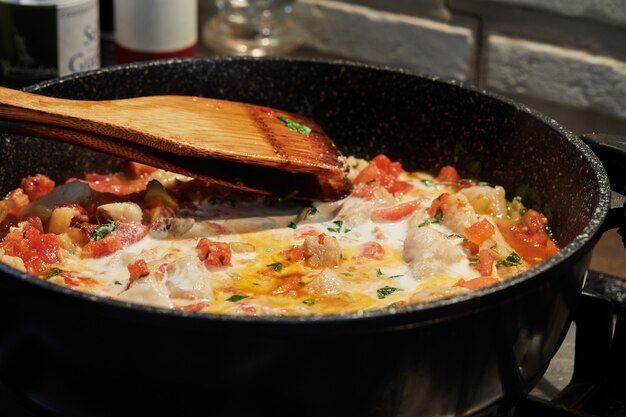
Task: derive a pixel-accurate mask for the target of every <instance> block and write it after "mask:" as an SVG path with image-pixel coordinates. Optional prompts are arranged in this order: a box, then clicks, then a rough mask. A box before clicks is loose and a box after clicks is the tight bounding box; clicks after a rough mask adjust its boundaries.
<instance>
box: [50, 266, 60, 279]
mask: <svg viewBox="0 0 626 417" xmlns="http://www.w3.org/2000/svg"><path fill="white" fill-rule="evenodd" d="M61 272H63V270H62V269H61V268H50V270H49V271H48V273H47V274H46V278H52V277H56V276H57V275H59V274H60V273H61Z"/></svg>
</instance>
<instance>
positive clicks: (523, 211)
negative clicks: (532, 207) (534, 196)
mask: <svg viewBox="0 0 626 417" xmlns="http://www.w3.org/2000/svg"><path fill="white" fill-rule="evenodd" d="M527 211H528V209H527V208H526V207H522V208H520V209H519V214H520V216H523V215H524V214H526V212H527Z"/></svg>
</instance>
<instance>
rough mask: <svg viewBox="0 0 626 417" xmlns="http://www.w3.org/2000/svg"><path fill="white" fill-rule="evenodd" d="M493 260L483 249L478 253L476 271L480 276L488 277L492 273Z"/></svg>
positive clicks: (489, 253) (488, 252)
mask: <svg viewBox="0 0 626 417" xmlns="http://www.w3.org/2000/svg"><path fill="white" fill-rule="evenodd" d="M494 262H495V258H494V257H493V255H492V254H491V252H490V251H488V250H486V249H483V250H481V251H480V252H479V253H478V264H477V265H476V269H477V270H478V272H480V276H482V277H488V276H491V273H492V272H493V263H494Z"/></svg>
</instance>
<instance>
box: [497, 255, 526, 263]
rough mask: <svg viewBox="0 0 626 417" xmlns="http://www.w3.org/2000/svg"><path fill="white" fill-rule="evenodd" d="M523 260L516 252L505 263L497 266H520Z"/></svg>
mask: <svg viewBox="0 0 626 417" xmlns="http://www.w3.org/2000/svg"><path fill="white" fill-rule="evenodd" d="M521 261H522V258H521V257H520V256H519V255H518V254H517V253H515V252H511V253H510V254H509V256H507V257H506V259H505V260H504V261H498V262H496V266H516V265H519V264H520V262H521Z"/></svg>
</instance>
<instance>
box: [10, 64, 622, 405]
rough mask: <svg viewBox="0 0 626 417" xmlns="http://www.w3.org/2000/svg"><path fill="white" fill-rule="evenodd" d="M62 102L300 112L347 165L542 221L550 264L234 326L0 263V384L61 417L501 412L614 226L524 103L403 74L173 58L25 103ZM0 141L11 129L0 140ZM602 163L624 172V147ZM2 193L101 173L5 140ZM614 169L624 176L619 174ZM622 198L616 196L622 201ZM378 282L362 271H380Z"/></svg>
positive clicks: (560, 135) (565, 139)
mask: <svg viewBox="0 0 626 417" xmlns="http://www.w3.org/2000/svg"><path fill="white" fill-rule="evenodd" d="M29 90H30V91H34V92H37V93H41V94H46V95H52V96H58V97H68V98H75V99H115V98H123V97H132V96H142V95H150V94H185V95H202V96H207V97H216V98H224V99H231V100H236V101H244V102H251V103H256V104H260V105H267V106H271V107H276V108H283V109H285V110H289V111H293V112H296V113H302V114H304V115H306V116H308V117H310V118H312V119H313V120H315V121H316V122H317V123H319V124H320V126H321V127H322V128H323V129H324V130H325V131H326V132H327V133H328V135H329V136H330V137H331V138H333V139H334V140H335V141H336V143H337V144H338V146H339V147H340V148H341V150H342V151H343V152H344V153H345V154H356V155H359V156H362V157H372V156H375V155H376V154H378V153H385V154H387V155H389V156H390V157H391V158H393V159H401V160H402V162H403V164H404V166H405V167H406V168H407V169H423V170H430V171H436V170H437V169H438V168H439V167H441V166H442V165H444V164H453V165H455V166H456V167H458V168H459V169H460V171H461V174H462V175H463V176H468V177H479V178H481V179H484V180H488V181H490V182H492V183H497V184H501V185H503V186H504V187H505V188H506V189H507V190H508V191H509V192H511V195H509V198H511V197H512V196H513V195H515V194H517V193H526V194H528V196H527V198H526V199H525V200H524V201H525V202H526V203H529V202H530V203H531V205H533V206H534V208H537V209H539V210H542V211H544V212H547V213H549V214H550V215H551V224H552V226H553V229H554V232H555V234H556V238H557V240H558V242H559V243H560V245H561V246H562V247H563V249H562V251H561V252H560V253H559V254H558V255H556V256H554V257H553V258H551V259H549V260H548V261H547V262H544V263H542V264H540V265H539V266H537V267H536V268H533V269H532V270H529V271H527V272H525V273H523V274H521V275H519V276H516V277H514V278H511V279H509V280H507V281H505V282H502V283H500V284H497V285H495V286H493V287H489V288H486V289H482V290H480V291H476V292H474V293H471V294H468V295H463V296H459V297H455V298H452V299H446V300H441V301H435V302H431V303H426V304H420V305H411V306H407V307H404V308H401V309H398V310H394V311H375V312H367V313H364V314H348V315H334V316H324V317H312V318H311V317H307V318H284V317H230V316H213V315H203V314H197V313H190V312H180V311H168V310H163V309H159V308H153V307H145V306H140V305H131V304H126V303H123V302H119V301H113V300H107V299H102V298H98V297H93V296H89V295H85V294H81V293H78V292H75V291H72V290H70V289H67V288H62V287H60V286H56V285H54V284H51V283H49V282H45V281H42V280H40V279H37V278H34V277H30V276H27V275H25V274H23V273H20V272H18V271H16V270H14V269H12V268H10V267H8V266H6V265H3V264H2V265H0V274H1V275H2V276H1V277H0V314H1V316H0V317H2V320H1V321H0V380H2V381H3V382H5V384H6V385H7V386H9V387H10V388H11V389H12V390H13V391H15V392H16V393H18V395H21V396H23V397H24V398H26V399H27V400H28V401H30V402H32V403H34V404H36V405H37V407H39V408H40V409H41V410H42V411H45V412H47V413H49V414H52V415H62V416H74V415H75V416H88V415H93V416H113V415H127V414H128V415H176V416H180V415H193V416H197V415H207V416H261V415H263V416H265V415H267V416H294V415H298V416H394V417H401V416H430V415H457V416H464V415H471V414H475V413H479V412H484V411H493V410H496V411H502V410H506V409H507V407H509V406H510V404H512V403H513V402H515V401H516V400H517V399H519V398H520V397H521V396H522V395H523V394H525V393H526V392H528V391H529V390H530V389H531V387H532V386H533V384H534V383H536V382H537V381H538V379H539V378H540V376H541V375H542V373H543V372H544V371H545V369H546V367H547V364H548V362H549V360H550V359H551V358H552V356H553V354H554V353H555V352H556V350H557V348H558V347H559V345H560V343H561V341H562V340H563V337H564V335H565V331H566V330H567V328H568V327H569V324H570V321H571V317H572V313H573V311H574V309H575V308H576V304H577V301H578V299H579V294H580V291H581V287H582V285H583V281H584V278H585V274H586V270H587V268H588V265H589V260H590V256H591V250H592V248H593V245H594V244H595V242H596V241H597V239H598V238H599V236H600V234H601V233H602V232H603V231H604V230H606V229H608V228H611V227H616V226H617V225H618V223H617V220H620V221H621V220H622V219H623V210H622V208H621V207H619V206H620V205H621V204H618V203H616V202H617V201H618V200H619V198H622V202H621V203H622V204H623V197H621V196H620V195H618V194H614V196H615V197H616V200H615V202H614V203H613V205H614V206H615V207H614V208H611V190H610V187H609V181H608V178H607V175H606V171H605V169H604V168H603V166H602V165H601V164H600V162H599V160H598V159H597V157H596V156H595V155H594V153H592V152H591V150H590V149H589V148H588V147H587V146H586V145H585V144H584V143H583V141H581V140H580V139H579V138H577V137H575V136H574V135H572V133H570V132H569V131H568V130H566V129H564V128H563V127H561V126H559V125H558V124H556V123H555V122H554V121H552V120H550V119H547V118H545V117H543V116H541V115H540V114H537V113H536V112H534V111H532V110H529V109H527V108H525V107H523V106H520V105H518V104H515V103H513V102H510V101H508V100H504V99H502V98H500V97H497V96H494V95H491V94H485V93H483V92H480V91H476V90H473V89H469V88H464V87H461V86H458V85H455V84H453V83H446V82H441V81H437V80H434V79H431V78H425V77H420V76H416V75H412V74H409V73H406V72H403V71H397V70H389V69H381V68H374V67H368V66H361V65H352V64H346V63H327V62H322V61H300V60H287V59H270V60H254V59H197V60H171V61H160V62H152V63H142V64H134V65H128V66H120V67H111V68H106V69H104V70H101V71H96V72H91V73H85V74H81V75H76V76H70V77H67V78H64V79H63V80H54V81H51V82H46V83H43V84H39V85H37V86H34V87H32V88H30V89H29ZM5 127H6V126H5ZM599 149H600V150H601V151H602V152H605V151H606V152H608V156H607V159H606V161H607V163H609V164H610V166H611V169H612V170H613V169H615V170H617V172H618V175H621V177H620V178H623V175H624V161H625V160H626V156H625V155H624V151H623V147H622V148H621V150H620V149H619V147H618V149H613V150H611V149H610V147H609V146H604V145H601V146H600V148H599ZM0 153H1V157H2V160H3V161H5V163H4V164H3V165H2V167H1V168H0V184H1V187H2V192H7V191H9V190H10V189H12V188H14V187H15V186H16V185H17V184H19V181H20V179H21V178H22V177H24V176H28V175H32V174H35V173H38V172H41V173H43V174H46V175H49V176H50V177H52V178H53V179H55V180H61V181H62V180H64V179H66V178H67V177H71V176H79V175H81V174H83V173H85V172H88V171H93V170H96V171H113V170H116V169H119V168H120V166H121V165H120V161H118V160H116V159H114V158H112V157H108V156H106V155H102V154H97V153H95V152H92V151H88V150H85V149H82V148H77V147H72V146H69V145H65V144H61V143H55V142H51V141H44V140H39V139H35V138H25V137H21V136H17V135H14V136H8V135H6V136H3V137H2V141H1V142H0ZM618 158H621V159H618ZM619 191H621V192H622V193H623V192H624V190H623V189H622V190H619ZM374 267H375V265H374V266H373V268H374Z"/></svg>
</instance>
